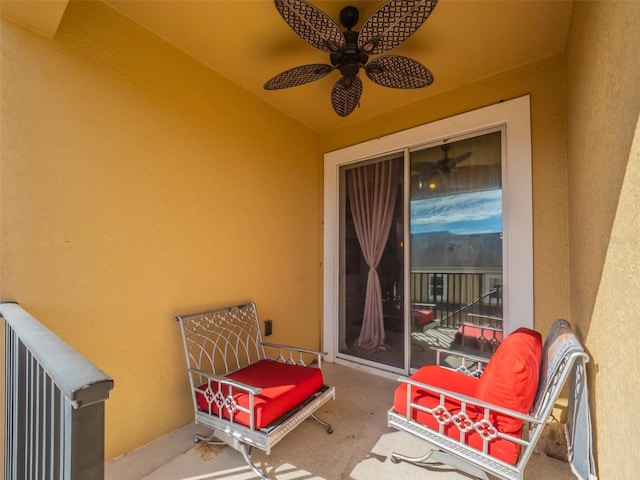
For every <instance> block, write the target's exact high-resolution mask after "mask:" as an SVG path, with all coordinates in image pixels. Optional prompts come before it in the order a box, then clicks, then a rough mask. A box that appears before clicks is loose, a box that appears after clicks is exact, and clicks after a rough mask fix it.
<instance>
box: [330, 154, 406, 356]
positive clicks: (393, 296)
mask: <svg viewBox="0 0 640 480" xmlns="http://www.w3.org/2000/svg"><path fill="white" fill-rule="evenodd" d="M403 178H404V155H403V153H402V152H401V153H399V154H393V155H390V156H384V157H382V158H377V159H374V160H368V161H363V162H358V163H355V164H351V165H347V166H343V167H341V168H340V230H339V232H340V233H339V235H340V278H341V279H342V281H341V285H342V287H341V291H340V303H341V304H342V305H343V306H344V307H343V308H341V310H340V317H339V332H340V333H339V353H340V354H342V355H345V356H348V357H356V358H359V359H362V360H368V361H371V362H374V363H381V364H384V365H388V366H392V367H397V368H404V364H405V346H404V343H405V319H404V316H405V315H404V303H403V301H402V300H403V297H404V295H403V292H404V277H405V276H404V255H405V253H404V208H403V204H404V182H403Z"/></svg>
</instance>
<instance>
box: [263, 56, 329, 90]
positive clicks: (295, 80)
mask: <svg viewBox="0 0 640 480" xmlns="http://www.w3.org/2000/svg"><path fill="white" fill-rule="evenodd" d="M331 70H333V67H332V66H331V65H324V64H322V63H312V64H310V65H302V66H300V67H294V68H290V69H289V70H285V71H284V72H282V73H279V74H278V75H276V76H275V77H273V78H272V79H271V80H268V81H267V83H265V84H264V89H265V90H280V89H282V88H289V87H296V86H298V85H304V84H305V83H309V82H313V81H315V80H320V79H321V78H323V77H325V76H326V75H327V74H329V72H331Z"/></svg>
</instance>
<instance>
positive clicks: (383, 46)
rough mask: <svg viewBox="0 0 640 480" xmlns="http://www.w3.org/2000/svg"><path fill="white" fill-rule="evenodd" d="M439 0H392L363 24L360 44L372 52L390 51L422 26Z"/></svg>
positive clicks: (369, 52) (366, 50)
mask: <svg viewBox="0 0 640 480" xmlns="http://www.w3.org/2000/svg"><path fill="white" fill-rule="evenodd" d="M437 3H438V0H390V1H389V2H387V3H385V4H384V5H383V6H382V7H380V8H379V9H378V10H376V11H375V13H374V14H373V15H371V16H370V17H369V18H368V19H367V21H366V22H365V23H364V25H362V29H361V30H360V35H359V37H358V48H360V49H363V50H364V51H365V52H366V53H367V54H369V55H376V54H380V53H385V52H388V51H389V50H391V49H393V48H395V47H397V46H398V45H400V44H401V43H402V42H404V41H405V40H406V39H408V38H409V37H410V36H411V35H413V34H414V33H415V32H416V30H418V28H420V27H421V26H422V24H423V23H424V22H425V20H426V19H427V18H429V15H431V12H432V11H433V9H434V8H435V6H436V4H437Z"/></svg>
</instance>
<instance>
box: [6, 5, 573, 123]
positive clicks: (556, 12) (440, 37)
mask: <svg viewBox="0 0 640 480" xmlns="http://www.w3.org/2000/svg"><path fill="white" fill-rule="evenodd" d="M4 1H6V0H3V2H4ZM11 3H19V2H15V1H13V2H11ZM24 3H31V2H28V1H27V2H24ZM105 3H106V4H107V5H109V6H110V7H112V8H114V9H115V10H117V11H119V12H121V13H122V14H123V15H124V16H126V17H128V18H130V19H131V20H133V21H135V22H136V23H138V24H140V25H141V26H143V27H145V28H147V29H148V30H150V31H152V32H154V33H156V34H157V35H158V36H160V37H162V38H164V39H165V40H167V41H168V42H170V43H171V44H173V45H175V46H176V47H178V48H180V49H182V50H184V51H185V52H187V53H188V54H189V55H190V56H192V57H194V58H195V59H197V60H199V61H201V62H202V63H204V64H206V65H208V66H209V67H210V68H212V69H213V70H215V71H217V72H218V73H220V74H222V75H224V76H225V77H227V78H228V79H230V80H231V81H233V82H234V83H236V84H238V85H240V86H241V87H243V88H245V89H247V90H248V91H250V92H252V93H253V94H255V95H256V96H257V97H259V98H261V99H263V100H264V101H266V102H268V103H269V104H271V105H273V106H274V107H275V108H277V109H279V110H281V111H282V112H284V113H285V114H287V115H289V116H291V117H293V118H294V119H296V120H298V121H299V122H301V123H303V124H304V125H307V126H308V127H310V128H312V129H313V130H315V131H318V132H326V131H330V130H333V129H337V128H341V127H344V126H347V125H349V124H351V123H353V122H357V121H359V120H363V119H365V118H368V117H372V116H375V115H376V114H379V113H381V112H384V111H388V110H392V109H394V108H395V107H397V106H400V105H405V104H409V103H412V102H414V101H416V100H420V99H423V98H426V97H429V96H432V95H436V94H439V93H442V92H445V91H448V90H451V89H454V88H456V87H458V86H460V85H463V84H466V83H469V82H473V81H476V80H478V79H481V78H484V77H487V76H490V75H492V74H495V73H498V72H501V71H505V70H508V69H511V68H514V67H516V66H518V65H522V64H525V63H528V62H531V61H534V60H536V59H539V58H543V57H546V56H549V55H553V54H556V53H560V52H562V51H564V47H565V41H566V37H567V30H568V26H569V16H570V13H571V1H562V0H551V1H545V0H533V1H526V0H518V1H516V0H477V1H466V0H464V1H463V0H440V1H439V3H438V5H437V6H436V8H435V10H434V11H433V13H432V14H431V16H430V17H429V18H428V19H427V21H426V22H425V24H424V25H423V26H422V27H421V28H420V29H419V30H418V31H417V32H416V33H415V34H414V35H413V36H412V37H411V38H410V39H409V40H408V41H406V42H405V43H403V44H402V45H400V46H399V47H398V48H396V49H395V50H393V51H392V52H391V53H392V54H395V55H403V56H408V57H411V58H413V59H415V60H417V61H419V62H420V63H422V64H423V65H425V66H427V67H428V68H429V69H430V70H431V71H432V73H433V75H434V79H435V80H434V83H433V84H432V85H431V86H429V87H426V88H423V89H417V90H398V89H390V88H385V87H381V86H379V85H376V84H374V83H373V82H371V81H370V80H369V79H368V78H366V76H365V75H364V74H363V73H361V74H360V76H361V78H362V81H363V84H364V88H363V94H362V97H361V100H360V106H359V107H358V108H356V110H355V111H354V112H353V113H352V114H351V115H350V116H348V117H346V118H342V117H339V116H338V115H336V113H335V112H334V111H333V109H332V107H331V101H330V95H331V89H332V87H333V85H334V83H335V82H336V81H337V80H338V79H339V78H340V75H339V73H338V72H332V73H331V74H330V75H328V76H327V77H325V78H323V79H321V80H318V81H316V82H313V83H310V84H307V85H301V86H298V87H294V88H290V89H285V90H278V91H265V90H264V89H263V85H264V82H265V81H266V80H268V79H269V78H271V77H273V76H274V75H276V74H278V73H280V72H282V71H284V70H287V69H289V68H292V67H295V66H298V65H303V64H309V63H329V59H328V54H326V53H325V52H322V51H320V50H318V49H316V48H314V47H312V46H310V45H309V44H307V43H306V42H305V41H304V40H302V39H301V38H300V37H298V36H297V35H296V34H295V33H294V32H293V31H292V30H291V29H290V28H289V26H288V25H287V24H286V23H285V22H284V20H283V19H282V18H281V17H280V15H279V14H278V12H277V10H276V9H275V7H274V5H273V2H272V1H270V0H197V1H191V0H163V1H154V0H148V1H139V0H131V1H129V0H106V1H105ZM311 3H312V4H314V5H315V6H317V7H318V8H320V9H321V10H323V11H324V12H326V13H327V14H329V15H330V16H331V17H332V18H333V19H334V20H336V22H337V21H338V17H339V12H340V10H341V8H343V7H344V6H346V5H353V6H356V7H358V9H359V10H360V22H359V24H358V25H357V26H356V29H358V28H359V27H360V25H362V23H363V22H364V21H365V20H366V19H367V18H368V17H369V16H370V15H371V14H372V13H373V12H374V11H375V10H376V9H377V8H379V7H380V6H381V5H382V4H383V3H384V2H383V1H381V0H379V1H359V0H355V1H354V0H347V1H341V2H338V1H322V0H311Z"/></svg>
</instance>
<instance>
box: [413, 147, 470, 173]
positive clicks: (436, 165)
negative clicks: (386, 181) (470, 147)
mask: <svg viewBox="0 0 640 480" xmlns="http://www.w3.org/2000/svg"><path fill="white" fill-rule="evenodd" d="M440 148H441V149H442V151H443V152H444V157H443V158H441V159H440V160H438V161H436V162H421V163H418V164H414V165H412V168H415V167H418V168H419V169H418V170H413V171H412V172H411V175H412V176H416V175H421V176H423V175H426V176H427V177H429V176H432V175H438V174H448V173H452V172H455V171H456V168H457V166H458V164H459V163H461V162H464V161H465V160H467V159H468V158H469V157H470V156H471V155H472V154H473V152H465V153H462V154H460V155H458V156H456V157H449V149H450V148H451V145H442V146H441V147H440Z"/></svg>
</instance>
